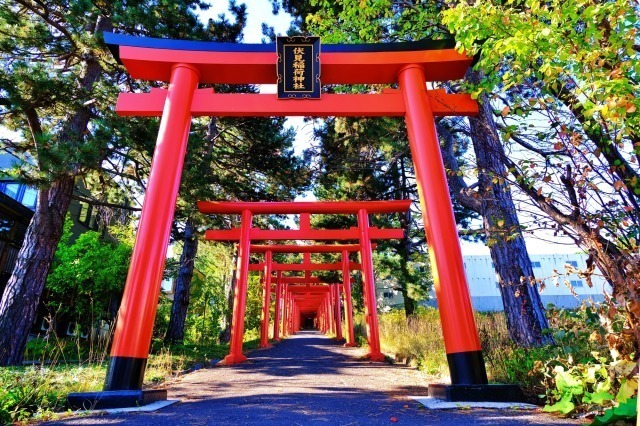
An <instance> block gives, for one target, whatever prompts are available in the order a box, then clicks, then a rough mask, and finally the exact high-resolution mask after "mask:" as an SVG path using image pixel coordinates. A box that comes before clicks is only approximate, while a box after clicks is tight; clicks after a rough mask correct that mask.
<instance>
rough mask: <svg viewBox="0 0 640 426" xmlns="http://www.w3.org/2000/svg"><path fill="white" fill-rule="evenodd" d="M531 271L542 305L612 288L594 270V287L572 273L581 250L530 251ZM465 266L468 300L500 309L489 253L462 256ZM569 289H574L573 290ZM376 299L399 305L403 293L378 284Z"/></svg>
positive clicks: (596, 297)
mask: <svg viewBox="0 0 640 426" xmlns="http://www.w3.org/2000/svg"><path fill="white" fill-rule="evenodd" d="M530 259H531V264H532V266H533V273H534V275H535V277H536V278H538V279H542V280H544V289H543V290H542V291H541V292H540V298H541V300H542V304H543V306H545V307H546V306H547V305H549V304H553V305H555V306H557V307H564V308H573V307H577V306H579V305H580V304H581V303H582V301H583V300H587V299H591V300H593V301H602V300H603V299H604V296H603V292H604V291H607V292H608V293H610V292H611V289H610V287H609V285H608V284H607V283H606V281H605V280H604V278H603V277H602V276H601V275H600V274H599V273H598V271H597V270H596V274H594V275H593V276H592V278H591V280H592V282H593V287H589V286H588V285H587V281H586V280H585V279H584V278H581V277H579V276H578V275H577V274H576V273H571V272H570V271H572V269H571V268H576V269H578V270H585V269H586V268H587V265H586V259H587V256H586V255H584V254H539V255H535V254H533V255H530ZM463 261H464V269H465V273H466V276H467V282H468V283H469V290H470V293H471V303H472V304H473V307H474V309H475V310H477V311H501V310H503V306H502V298H501V297H500V289H499V284H498V280H497V278H496V272H495V270H494V267H493V262H492V261H491V256H489V255H470V256H463ZM571 289H573V292H574V293H575V295H574V294H572V292H571ZM435 299H436V298H435V292H433V291H432V292H431V300H429V301H428V302H426V303H427V304H428V305H431V306H435V305H437V301H436V300H435ZM378 301H379V302H380V303H381V304H382V306H402V294H401V293H400V292H399V291H395V290H392V289H389V288H378Z"/></svg>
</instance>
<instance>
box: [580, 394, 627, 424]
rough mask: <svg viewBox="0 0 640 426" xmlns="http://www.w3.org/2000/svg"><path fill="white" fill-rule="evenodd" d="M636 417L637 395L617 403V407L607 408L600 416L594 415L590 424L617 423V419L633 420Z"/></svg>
mask: <svg viewBox="0 0 640 426" xmlns="http://www.w3.org/2000/svg"><path fill="white" fill-rule="evenodd" d="M637 417H638V397H637V396H636V397H634V398H629V399H627V400H626V401H624V402H621V403H620V404H618V406H617V407H612V408H608V409H607V410H605V412H604V414H603V415H602V416H596V418H595V419H594V420H593V422H592V423H591V425H590V426H601V425H610V424H619V423H618V422H619V421H625V420H627V421H633V420H635V419H636V418H637Z"/></svg>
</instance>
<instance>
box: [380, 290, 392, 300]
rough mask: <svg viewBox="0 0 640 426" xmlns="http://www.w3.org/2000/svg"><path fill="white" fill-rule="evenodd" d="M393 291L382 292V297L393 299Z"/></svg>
mask: <svg viewBox="0 0 640 426" xmlns="http://www.w3.org/2000/svg"><path fill="white" fill-rule="evenodd" d="M393 296H394V295H393V292H392V291H385V292H383V293H382V297H384V298H385V299H391V298H393Z"/></svg>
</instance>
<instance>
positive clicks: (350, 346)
mask: <svg viewBox="0 0 640 426" xmlns="http://www.w3.org/2000/svg"><path fill="white" fill-rule="evenodd" d="M342 346H344V347H345V348H355V347H356V346H358V345H356V344H355V343H349V342H347V343H345V344H344V345H342Z"/></svg>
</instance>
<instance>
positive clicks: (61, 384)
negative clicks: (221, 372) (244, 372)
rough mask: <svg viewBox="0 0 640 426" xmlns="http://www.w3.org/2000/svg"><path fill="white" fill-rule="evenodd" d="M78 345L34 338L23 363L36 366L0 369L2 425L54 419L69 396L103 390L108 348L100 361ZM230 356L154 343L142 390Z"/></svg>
mask: <svg viewBox="0 0 640 426" xmlns="http://www.w3.org/2000/svg"><path fill="white" fill-rule="evenodd" d="M77 343H78V342H75V341H74V340H65V339H51V340H50V341H44V340H43V339H36V340H35V341H32V342H30V343H29V347H28V348H27V351H26V352H25V355H26V356H25V359H27V360H29V361H32V362H34V365H31V366H25V367H5V368H0V424H10V423H15V422H27V421H32V420H49V419H53V418H56V417H57V416H59V415H60V412H64V411H65V410H66V408H67V406H66V397H67V395H68V394H69V393H73V392H90V391H99V390H101V389H102V387H103V385H104V379H105V376H106V370H107V362H106V358H107V354H108V352H106V349H105V350H104V351H103V353H102V354H100V355H99V356H91V357H89V356H88V355H90V354H92V353H93V352H92V350H93V349H92V348H87V347H82V346H79V345H77ZM258 343H259V340H258V339H252V340H248V341H246V342H245V343H244V348H245V350H251V349H255V348H257V347H258ZM78 346H79V347H78ZM228 351H229V347H228V345H214V344H209V345H195V344H182V345H173V346H170V347H167V346H164V345H163V344H162V342H161V341H154V342H153V345H152V353H151V354H150V355H149V359H148V363H147V368H146V370H145V377H144V385H143V386H144V387H156V386H159V385H161V384H162V383H164V382H166V381H167V380H170V379H171V378H173V377H176V375H177V373H179V372H181V371H185V370H187V369H189V368H191V367H193V366H195V365H198V364H200V365H206V363H207V362H209V361H212V360H216V359H221V358H223V357H224V356H225V355H226V354H227V353H228Z"/></svg>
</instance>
